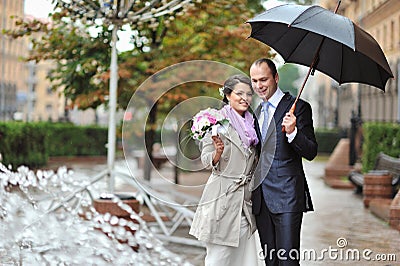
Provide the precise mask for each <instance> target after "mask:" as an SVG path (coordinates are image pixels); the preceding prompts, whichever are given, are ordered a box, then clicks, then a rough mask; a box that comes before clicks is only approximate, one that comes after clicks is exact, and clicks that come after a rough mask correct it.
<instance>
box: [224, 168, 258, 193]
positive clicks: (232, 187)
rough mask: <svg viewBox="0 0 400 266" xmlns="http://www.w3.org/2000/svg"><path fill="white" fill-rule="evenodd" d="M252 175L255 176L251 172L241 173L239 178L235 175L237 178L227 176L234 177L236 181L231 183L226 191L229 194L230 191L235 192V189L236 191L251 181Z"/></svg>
mask: <svg viewBox="0 0 400 266" xmlns="http://www.w3.org/2000/svg"><path fill="white" fill-rule="evenodd" d="M252 176H253V173H250V174H248V175H245V174H241V175H240V176H239V178H237V177H235V178H232V177H227V178H231V179H233V180H234V181H233V184H231V185H230V186H229V187H228V188H227V190H226V192H225V193H226V194H228V193H230V192H234V191H236V190H237V189H238V188H239V187H241V186H244V185H245V184H247V183H248V182H250V180H251V177H252Z"/></svg>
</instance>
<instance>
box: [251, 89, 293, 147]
mask: <svg viewBox="0 0 400 266" xmlns="http://www.w3.org/2000/svg"><path fill="white" fill-rule="evenodd" d="M283 96H285V94H284V93H283V92H282V90H281V89H280V88H279V87H278V88H277V90H276V91H275V93H274V94H273V95H272V96H271V98H269V100H268V102H269V103H270V105H269V108H268V125H269V124H270V123H271V120H272V117H273V116H274V114H275V110H276V107H278V104H279V102H280V101H281V100H282V98H283ZM263 122H264V114H263V112H262V115H260V117H259V118H258V124H259V125H260V127H262V124H263ZM296 135H297V127H295V128H294V131H293V132H292V133H290V134H288V133H286V137H287V138H288V142H289V143H291V142H292V141H293V139H294V138H295V137H296Z"/></svg>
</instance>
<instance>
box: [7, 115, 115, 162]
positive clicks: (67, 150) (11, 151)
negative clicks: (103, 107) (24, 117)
mask: <svg viewBox="0 0 400 266" xmlns="http://www.w3.org/2000/svg"><path fill="white" fill-rule="evenodd" d="M106 143H107V128H103V127H98V126H75V125H73V124H63V123H43V122H39V123H22V122H0V153H1V154H2V157H3V161H2V163H3V164H5V165H12V166H13V167H16V166H19V165H26V166H28V167H31V168H37V167H41V166H44V165H46V164H47V161H48V158H49V157H50V156H89V155H106V154H107V149H106V147H105V145H106Z"/></svg>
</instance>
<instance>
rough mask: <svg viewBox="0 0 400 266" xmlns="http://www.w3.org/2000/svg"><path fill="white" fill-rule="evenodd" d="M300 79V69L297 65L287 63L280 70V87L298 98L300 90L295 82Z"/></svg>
mask: <svg viewBox="0 0 400 266" xmlns="http://www.w3.org/2000/svg"><path fill="white" fill-rule="evenodd" d="M299 78H300V74H299V69H298V67H297V66H296V65H294V64H290V63H286V64H284V65H283V66H281V67H280V68H279V87H280V88H281V89H282V90H283V91H285V92H286V91H287V92H289V93H290V94H291V95H293V96H297V91H298V88H297V85H295V81H296V80H297V79H299Z"/></svg>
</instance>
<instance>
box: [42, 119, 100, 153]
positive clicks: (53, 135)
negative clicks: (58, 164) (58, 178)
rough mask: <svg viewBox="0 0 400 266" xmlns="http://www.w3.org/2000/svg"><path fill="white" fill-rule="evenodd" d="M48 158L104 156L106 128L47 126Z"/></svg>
mask: <svg viewBox="0 0 400 266" xmlns="http://www.w3.org/2000/svg"><path fill="white" fill-rule="evenodd" d="M46 127H47V134H48V135H47V136H48V151H49V156H89V155H106V154H107V149H106V146H105V145H106V143H107V128H103V127H97V126H75V125H71V124H63V123H56V124H51V123H49V124H47V125H46Z"/></svg>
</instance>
